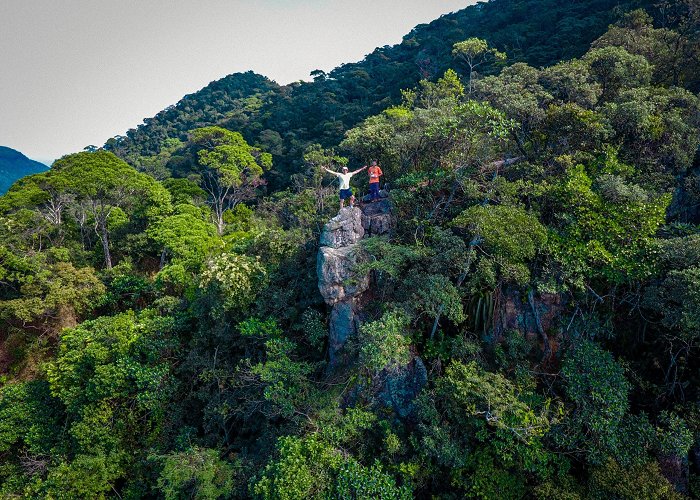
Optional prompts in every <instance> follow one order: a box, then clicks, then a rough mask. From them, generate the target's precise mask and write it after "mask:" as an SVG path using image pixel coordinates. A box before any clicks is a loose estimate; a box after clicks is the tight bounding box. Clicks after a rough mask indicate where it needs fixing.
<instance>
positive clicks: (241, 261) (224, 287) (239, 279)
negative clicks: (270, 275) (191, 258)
mask: <svg viewBox="0 0 700 500" xmlns="http://www.w3.org/2000/svg"><path fill="white" fill-rule="evenodd" d="M266 279H267V271H266V270H265V267H264V266H263V265H262V264H261V263H260V260H259V259H253V258H251V257H248V256H247V255H237V254H233V253H224V254H221V255H219V256H218V257H215V258H213V259H212V260H210V261H209V262H208V263H207V267H206V269H204V271H202V274H201V278H200V285H199V286H200V288H202V289H204V290H207V291H208V292H209V293H210V294H213V295H214V297H215V298H216V300H217V301H219V305H218V306H217V308H218V309H220V310H221V311H220V312H223V311H226V310H230V309H243V308H245V307H247V306H249V305H250V304H251V303H252V302H253V301H254V300H255V296H256V294H257V293H258V292H259V291H260V289H261V288H262V287H263V286H264V284H265V281H266ZM218 309H217V310H218Z"/></svg>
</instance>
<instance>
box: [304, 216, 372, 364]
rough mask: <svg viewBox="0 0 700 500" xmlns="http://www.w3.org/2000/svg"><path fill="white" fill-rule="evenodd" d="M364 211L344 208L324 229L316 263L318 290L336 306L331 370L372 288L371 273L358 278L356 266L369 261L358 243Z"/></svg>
mask: <svg viewBox="0 0 700 500" xmlns="http://www.w3.org/2000/svg"><path fill="white" fill-rule="evenodd" d="M364 235H365V230H364V228H363V227H362V212H361V211H360V209H359V208H357V207H354V208H350V207H347V208H343V209H342V210H341V211H340V212H339V213H338V215H337V216H335V217H333V218H332V219H331V220H330V221H329V222H328V223H327V224H326V225H325V226H324V228H323V233H321V248H320V249H319V252H318V258H317V261H316V273H317V274H318V289H319V291H320V292H321V295H322V296H323V299H324V300H325V301H326V304H329V305H331V306H333V309H332V311H331V325H330V337H329V349H328V352H329V359H330V365H329V369H334V368H335V367H336V366H337V365H338V364H339V362H340V360H342V359H343V353H342V351H343V347H344V346H345V344H346V342H347V341H348V339H349V338H350V337H351V336H353V335H355V334H356V333H357V329H358V328H359V320H358V318H357V310H358V305H357V304H358V300H357V298H358V297H359V296H360V295H362V294H363V293H364V292H366V291H367V289H368V288H369V274H365V275H358V274H357V266H358V264H360V263H362V262H363V261H364V260H365V259H366V258H367V256H366V254H365V252H364V251H363V249H362V247H361V246H360V245H359V244H358V242H359V241H360V240H361V239H362V238H363V237H364Z"/></svg>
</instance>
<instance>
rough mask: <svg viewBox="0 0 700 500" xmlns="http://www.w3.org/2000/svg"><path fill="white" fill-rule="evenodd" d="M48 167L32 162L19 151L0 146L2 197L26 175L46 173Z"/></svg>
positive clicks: (0, 191)
mask: <svg viewBox="0 0 700 500" xmlns="http://www.w3.org/2000/svg"><path fill="white" fill-rule="evenodd" d="M47 169H48V167H47V166H46V165H44V164H43V163H39V162H38V161H34V160H30V159H29V158H27V157H26V156H24V155H23V154H22V153H20V152H19V151H15V150H14V149H11V148H8V147H5V146H0V195H2V194H4V193H5V192H6V191H7V190H8V189H10V186H11V185H12V184H13V183H14V182H15V181H16V180H17V179H21V178H22V177H24V176H26V175H31V174H38V173H40V172H44V171H45V170H47Z"/></svg>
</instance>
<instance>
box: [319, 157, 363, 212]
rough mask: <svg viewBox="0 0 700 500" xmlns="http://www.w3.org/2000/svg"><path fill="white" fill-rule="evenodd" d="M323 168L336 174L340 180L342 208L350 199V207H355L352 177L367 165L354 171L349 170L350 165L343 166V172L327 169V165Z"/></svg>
mask: <svg viewBox="0 0 700 500" xmlns="http://www.w3.org/2000/svg"><path fill="white" fill-rule="evenodd" d="M321 168H322V169H323V170H325V171H326V172H328V173H329V174H333V175H335V176H336V177H337V178H338V179H339V180H340V208H341V209H342V208H343V207H344V206H345V200H348V203H350V207H353V206H354V205H355V197H354V196H353V195H352V189H351V188H350V179H351V178H352V176H353V175H355V174H359V173H360V172H362V171H363V170H364V169H366V168H367V167H366V166H364V167H362V168H361V169H359V170H355V171H353V172H349V171H348V167H343V168H342V172H335V171H333V170H329V169H327V168H326V167H321Z"/></svg>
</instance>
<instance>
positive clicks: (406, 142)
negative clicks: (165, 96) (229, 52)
mask: <svg viewBox="0 0 700 500" xmlns="http://www.w3.org/2000/svg"><path fill="white" fill-rule="evenodd" d="M650 3H651V2H649V1H647V0H631V1H629V2H623V3H620V2H617V1H613V0H582V1H580V2H573V3H572V2H556V1H554V0H538V1H535V0H522V1H519V2H507V1H504V0H493V1H491V2H485V3H481V4H479V5H478V6H473V7H471V8H468V9H466V10H464V11H460V12H456V13H454V14H450V15H447V16H443V17H442V18H441V19H439V20H436V21H435V22H433V23H431V24H429V25H424V26H419V27H417V28H416V29H415V30H413V31H412V32H411V33H410V34H409V35H407V36H406V37H405V38H404V40H403V41H402V42H401V44H400V45H397V46H395V47H383V48H379V49H377V50H376V51H374V52H373V53H372V54H370V55H369V56H367V58H366V59H365V60H364V61H362V62H360V63H357V64H348V65H344V66H342V67H340V68H338V69H336V70H334V71H332V72H330V73H329V74H325V73H323V72H320V71H315V72H314V73H313V74H312V76H313V77H314V82H313V83H306V82H296V83H293V84H291V85H288V86H285V87H280V86H278V85H277V84H275V83H274V82H271V81H269V80H266V79H265V78H262V77H258V76H256V75H254V74H252V73H248V74H242V75H232V76H230V77H227V78H225V79H223V80H220V81H217V82H213V83H212V84H211V85H209V86H208V87H207V88H206V89H204V90H203V91H201V92H199V93H195V94H193V95H190V96H188V97H187V98H185V99H183V100H182V101H181V102H180V103H178V104H177V105H176V106H173V107H171V108H169V109H167V110H165V111H163V112H162V113H161V114H159V115H158V116H157V117H155V118H153V119H147V120H146V121H145V123H144V124H143V125H142V126H140V127H139V129H138V130H132V131H129V132H128V133H127V137H121V138H114V139H112V140H110V141H109V142H108V144H107V145H106V147H105V149H104V150H97V148H90V149H89V151H86V152H83V153H78V154H75V155H69V156H67V157H64V158H63V159H61V160H59V161H58V162H56V166H55V168H53V169H51V170H50V171H48V172H45V173H42V174H38V175H34V176H31V177H29V178H26V179H23V180H21V181H19V182H17V183H15V184H14V185H13V187H12V188H11V189H10V190H9V192H8V193H7V194H6V195H5V196H2V197H0V241H1V242H2V243H1V244H0V324H1V325H2V326H0V496H1V497H3V498H5V497H8V498H19V497H27V498H106V497H112V496H114V497H120V498H143V497H151V496H154V495H155V496H163V497H166V498H186V497H194V498H238V497H245V496H256V497H265V498H309V497H311V498H314V497H320V498H397V497H400V498H407V497H409V496H418V497H426V498H428V497H430V498H457V497H459V498H462V497H465V498H561V499H567V500H568V499H575V498H588V497H591V498H602V497H610V498H639V497H644V498H674V497H676V493H675V491H676V490H677V491H685V490H686V489H688V490H689V491H690V492H691V494H694V493H696V492H697V478H696V477H695V476H693V475H691V478H690V483H691V484H690V485H686V484H685V478H684V477H683V474H676V472H677V471H678V470H679V469H678V468H677V469H676V470H673V469H674V467H677V466H679V465H685V464H686V462H685V461H684V460H685V459H686V457H688V462H687V466H688V467H689V470H693V469H692V468H693V467H695V465H697V464H695V463H694V460H695V458H694V455H693V454H692V453H690V451H691V450H692V449H693V446H694V445H695V444H697V442H698V436H699V434H698V433H699V432H700V425H699V422H700V419H699V418H698V415H697V414H698V411H697V408H696V407H697V405H696V404H695V403H694V402H695V401H697V400H698V396H699V394H700V392H699V389H698V387H700V378H699V377H698V370H697V360H698V359H699V358H698V354H699V353H698V348H699V347H700V342H698V335H697V333H698V331H700V325H698V321H697V317H699V316H700V298H698V297H699V294H698V290H700V288H699V285H698V283H700V273H699V271H698V259H700V238H699V237H698V227H697V226H696V225H697V223H698V222H699V221H700V216H699V214H700V212H699V211H698V208H697V207H698V200H700V181H699V179H700V174H699V173H698V168H697V167H698V165H697V158H696V156H697V148H698V145H699V144H700V114H699V113H698V110H700V105H699V101H698V97H697V95H696V94H697V91H698V90H700V86H699V85H698V82H699V80H698V76H697V75H698V74H700V72H699V71H698V68H700V63H699V62H698V61H700V59H699V58H698V54H700V50H699V49H700V42H698V40H696V39H697V38H698V37H697V36H695V35H696V34H697V32H698V27H699V26H700V18H699V17H698V15H697V12H695V10H697V9H693V8H692V7H693V6H692V5H691V4H692V2H690V0H679V1H678V2H666V1H664V2H661V4H660V5H659V8H658V9H657V8H654V9H653V10H649V15H647V14H645V13H644V12H642V11H631V12H630V13H629V14H628V15H624V14H623V13H624V12H625V11H629V10H630V9H633V8H637V7H639V6H646V7H649V6H650ZM608 26H609V28H608V31H607V32H605V33H604V31H605V29H606V27H608ZM601 34H602V35H603V36H602V37H600V38H599V39H597V40H595V38H596V37H598V36H599V35H601ZM591 42H593V44H592V45H591ZM504 52H507V53H508V56H509V65H506V64H505V62H506V61H505V60H504V59H505V56H504ZM511 63H512V64H511ZM451 66H452V67H454V68H455V69H450V67H451ZM112 153H115V154H116V156H115V155H114V154H112ZM120 158H121V159H120ZM273 159H274V162H273ZM372 159H377V160H378V161H379V162H380V164H381V165H382V168H383V170H384V172H385V180H386V181H387V184H388V186H387V187H388V188H389V189H388V192H389V193H390V198H389V201H388V202H381V204H372V205H367V206H365V207H363V208H364V210H365V211H366V212H370V211H380V212H381V211H383V210H385V209H387V210H388V209H390V210H391V213H390V218H391V223H392V228H391V231H390V232H388V233H387V234H385V235H383V236H381V237H372V238H366V239H363V241H362V243H361V245H362V247H363V248H362V250H363V252H364V253H366V255H367V257H368V258H367V259H366V260H365V261H363V263H362V264H360V265H359V266H357V269H354V270H353V271H355V272H357V273H358V274H359V275H362V274H365V273H368V274H369V283H370V288H369V290H367V291H366V292H364V293H362V294H361V295H360V296H358V297H355V298H353V302H352V304H351V305H352V307H353V309H354V316H353V318H352V319H353V321H354V324H353V328H350V325H349V324H348V325H346V326H347V327H348V332H351V335H350V336H349V340H348V342H349V345H348V346H346V347H350V348H351V349H349V350H348V351H347V352H348V356H347V357H345V358H343V359H342V360H340V362H338V363H335V364H334V365H329V364H327V363H326V349H327V344H328V341H327V336H328V329H329V327H330V328H331V331H332V332H336V331H337V330H336V327H337V326H338V325H337V324H334V323H333V322H334V321H336V320H337V316H338V314H337V313H338V310H337V309H336V310H335V311H332V310H331V308H330V307H327V305H326V304H324V302H323V298H322V296H321V295H320V294H319V291H318V276H317V273H316V265H317V255H318V237H319V231H320V230H321V228H322V227H323V225H324V224H325V223H326V222H327V221H328V219H329V218H331V217H332V216H333V215H334V214H335V206H336V202H335V201H333V200H334V199H336V198H335V197H336V194H335V190H334V189H333V188H332V186H328V185H327V184H326V183H325V182H324V180H323V178H322V176H321V175H320V169H319V166H321V165H330V164H336V165H346V164H347V165H348V166H350V167H351V168H355V166H360V165H364V164H365V163H366V162H367V161H369V160H372ZM125 162H126V163H125ZM130 165H131V166H130ZM132 166H133V168H132ZM358 179H360V177H358ZM358 182H360V183H362V182H364V181H358ZM358 186H359V190H360V191H363V190H365V189H366V186H363V185H362V184H358ZM365 222H366V221H365ZM103 258H104V265H103V264H102V263H101V261H102V260H103ZM96 268H97V269H98V270H96ZM345 305H346V306H349V305H350V304H345ZM358 326H359V327H358ZM356 327H358V328H356ZM335 340H337V339H331V341H332V342H335ZM331 345H333V344H331ZM399 408H400V409H401V410H399ZM404 409H405V411H403V410H404ZM392 410H393V411H392ZM664 475H666V476H668V478H669V479H666V478H665V477H664ZM669 480H671V481H673V483H674V484H671V483H670V482H669ZM687 486H689V487H688V488H686V487H687Z"/></svg>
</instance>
